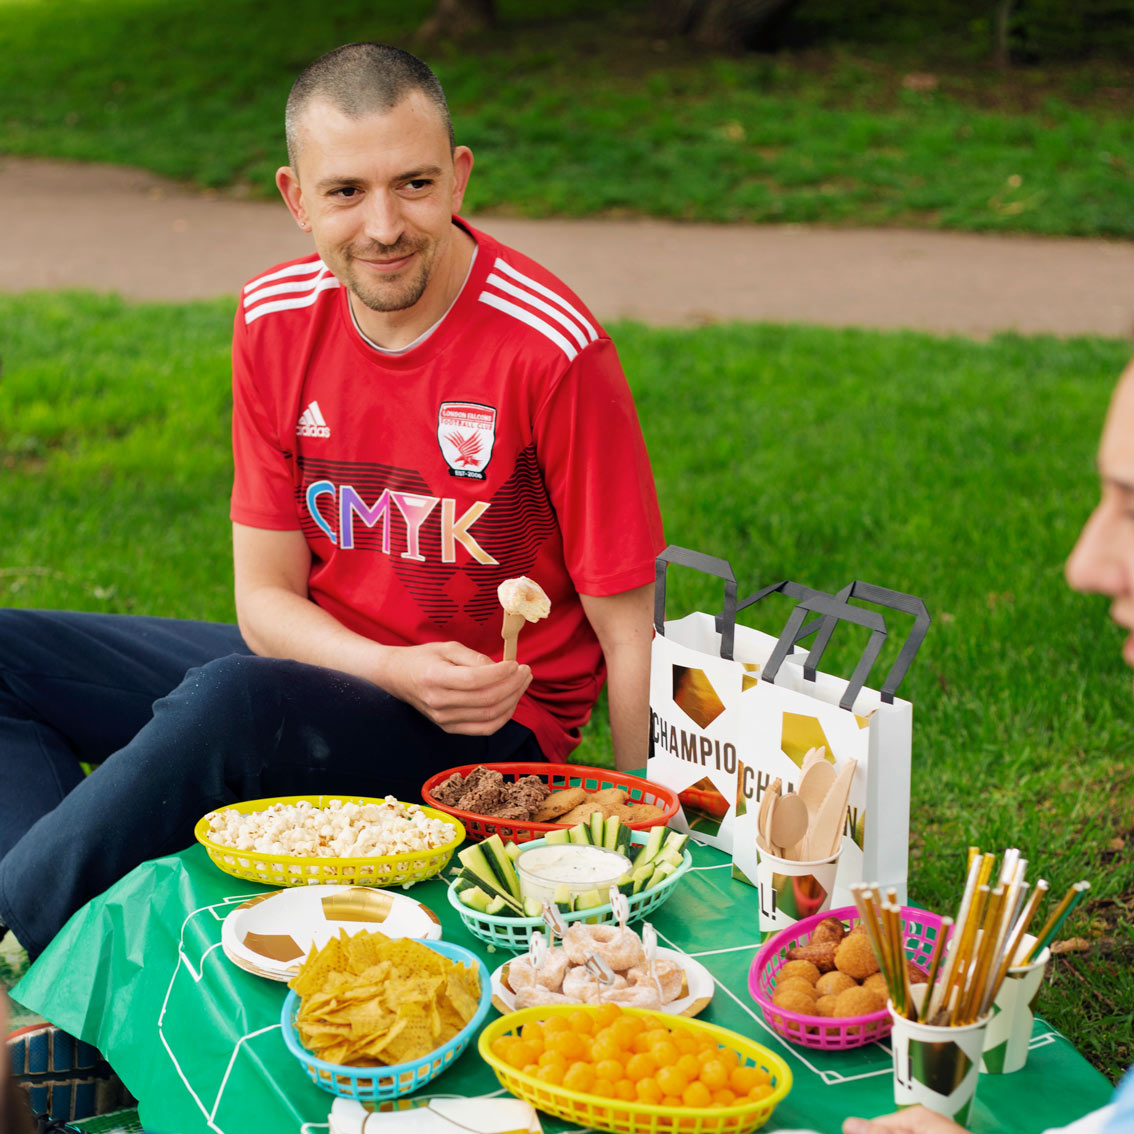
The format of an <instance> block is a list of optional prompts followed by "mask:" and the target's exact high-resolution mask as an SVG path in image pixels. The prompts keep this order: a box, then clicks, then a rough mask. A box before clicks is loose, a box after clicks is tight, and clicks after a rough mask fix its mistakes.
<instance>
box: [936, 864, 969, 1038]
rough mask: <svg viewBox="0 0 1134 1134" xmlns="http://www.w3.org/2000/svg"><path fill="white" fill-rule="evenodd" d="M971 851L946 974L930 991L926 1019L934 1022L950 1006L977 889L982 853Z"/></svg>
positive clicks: (947, 958)
mask: <svg viewBox="0 0 1134 1134" xmlns="http://www.w3.org/2000/svg"><path fill="white" fill-rule="evenodd" d="M969 850H970V851H972V852H975V853H971V854H970V855H969V869H968V874H967V876H966V878H965V889H964V893H963V894H962V895H961V905H960V907H959V908H958V910H957V919H956V922H955V923H954V932H953V938H952V940H951V941H950V942H949V953H948V956H947V957H946V961H945V972H944V973H943V975H942V977H941V981H940V984H939V985H938V986H937V987H935V988H932V989H930V992H929V996H930V999H931V1003H930V1004H929V1011H928V1012H927V1013H926V1018H927V1019H929V1020H933V1019H934V1018H935V1017H936V1015H937V1013H938V1012H939V1011H940V1010H941V1009H942V1008H943V1007H945V1006H946V1005H947V1004H948V1002H949V990H950V989H951V988H952V987H953V973H954V971H955V970H956V967H957V956H958V953H959V952H960V948H961V931H962V929H963V928H964V925H965V920H966V919H967V918H968V915H969V907H970V906H971V905H972V900H973V892H974V891H975V889H976V880H977V873H978V871H979V869H980V866H979V863H980V858H979V855H980V851H979V850H977V848H976V847H970V848H969Z"/></svg>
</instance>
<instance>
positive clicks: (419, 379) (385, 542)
mask: <svg viewBox="0 0 1134 1134" xmlns="http://www.w3.org/2000/svg"><path fill="white" fill-rule="evenodd" d="M457 223H461V224H464V222H461V221H460V220H459V219H458V220H457ZM464 227H465V228H466V229H468V231H469V232H470V233H471V234H472V236H473V237H474V239H475V240H476V243H477V253H476V258H475V261H474V263H473V265H472V269H471V272H470V274H469V278H468V279H467V280H466V282H465V286H464V288H463V290H462V291H461V294H460V295H459V297H458V298H457V300H456V302H455V304H454V305H453V307H452V308H451V309H450V311H449V312H448V314H447V315H446V316H445V318H444V320H443V321H442V322H441V324H440V325H439V326H437V327H436V328H435V329H434V331H433V333H432V334H431V335H430V336H429V337H428V338H427V339H426V340H425V341H424V342H423V343H420V344H418V345H417V346H415V347H413V348H412V349H410V350H408V351H406V352H404V353H402V354H395V355H387V354H384V353H382V352H380V351H376V350H375V349H374V348H373V347H371V346H370V345H369V344H368V343H367V342H366V341H365V340H364V339H363V338H362V336H361V335H360V334H359V332H358V330H357V328H356V327H355V325H354V323H353V321H352V319H351V315H350V311H349V307H348V302H347V291H346V289H345V288H343V287H341V286H340V285H339V283H338V281H337V280H336V279H335V277H334V276H333V275H332V274H331V272H330V269H328V268H327V267H326V266H325V265H324V264H323V262H322V261H321V260H320V259H319V258H318V257H317V256H309V257H307V258H305V259H303V260H298V261H293V262H292V263H288V264H284V265H282V266H281V267H278V268H275V269H273V270H272V271H270V272H268V273H267V274H265V275H262V276H259V277H258V278H256V279H254V280H252V281H251V282H250V283H249V284H247V285H246V287H245V288H244V292H243V295H242V299H241V303H240V308H239V310H238V311H237V315H236V330H235V335H234V340H233V394H234V413H233V449H234V456H235V465H236V478H235V483H234V487H233V493H232V512H231V515H232V519H233V520H234V521H236V522H237V523H241V524H246V525H248V526H251V527H257V528H271V529H275V530H295V529H299V530H301V531H302V532H303V534H304V535H305V536H306V537H307V542H308V544H309V546H310V548H311V554H312V565H311V573H310V577H309V584H308V586H309V593H310V597H311V598H312V600H313V601H315V602H316V603H318V604H319V605H320V606H322V607H323V608H324V609H326V610H328V611H329V612H330V613H331V614H333V615H334V616H335V617H336V618H337V619H338V620H339V621H340V622H342V623H343V624H344V625H345V626H347V627H349V628H350V629H352V630H354V631H356V632H357V633H359V634H363V635H365V636H366V637H368V638H371V639H373V640H374V641H378V642H382V643H385V644H387V645H394V646H403V645H415V644H419V643H422V642H426V641H449V640H455V641H458V642H462V643H464V644H465V645H466V646H469V647H471V648H472V649H475V650H479V651H480V652H482V653H484V654H487V655H489V656H490V657H500V654H501V638H500V628H501V621H502V612H501V608H500V604H499V601H498V599H497V595H496V588H497V586H498V585H499V583H500V582H501V581H502V580H504V579H507V578H511V577H513V576H516V575H527V576H529V577H530V578H532V579H534V580H535V581H536V582H537V583H539V584H540V586H542V587H543V589H544V590H545V591H546V592H547V594H548V597H549V598H550V599H551V615H550V617H548V618H546V619H544V620H542V621H540V622H536V623H530V624H527V625H526V626H525V627H524V630H523V631H522V633H521V635H520V640H519V656H520V660H521V661H524V662H526V663H527V664H529V665H530V666H531V668H532V675H533V677H532V683H531V685H530V686H529V688H528V690H527V692H526V693H525V694H524V697H523V699H522V700H521V701H520V704H519V705H518V707H517V709H516V713H515V719H516V720H517V721H519V722H520V723H521V724H524V725H526V726H527V727H528V728H530V729H531V730H532V731H533V732H534V733H535V736H536V739H537V741H538V742H539V745H540V747H541V748H542V750H543V752H544V754H545V755H546V756H547V757H548V758H549V759H552V760H560V761H562V760H564V759H566V757H567V755H568V753H569V752H570V751H571V749H572V748H573V747H574V746H575V745H576V744H577V743H578V736H579V733H578V730H579V728H580V726H582V725H583V724H585V723H586V721H587V719H588V717H589V716H590V711H591V707H592V706H593V704H594V701H595V698H596V697H597V696H598V693H599V690H600V689H601V687H602V683H603V681H604V679H605V669H604V665H603V658H602V651H601V649H600V648H599V644H598V641H597V639H596V638H595V635H594V632H593V631H592V629H591V627H590V624H589V623H588V622H587V619H586V616H585V615H584V613H583V608H582V604H581V602H580V601H579V597H578V596H579V594H580V593H582V594H588V595H599V596H601V595H613V594H619V593H621V592H622V591H627V590H630V589H632V588H634V587H639V586H642V585H644V584H646V583H649V582H650V581H651V580H652V579H653V577H654V557H655V556H656V555H657V553H658V551H659V550H660V549H661V548H662V546H663V539H662V529H661V518H660V515H659V512H658V505H657V498H656V494H655V491H654V483H653V477H652V475H651V473H650V466H649V460H648V458H647V455H646V449H645V444H644V443H643V440H642V434H641V430H640V428H639V425H638V418H637V414H636V412H635V410H634V404H633V401H632V399H631V396H630V391H629V388H628V386H627V384H626V379H625V377H624V376H623V373H622V369H621V366H620V365H619V362H618V356H617V354H616V352H615V349H614V344H613V343H612V342H611V341H610V339H609V337H608V336H607V335H606V334H605V332H604V331H603V330H602V328H601V327H599V326H598V324H597V323H596V321H595V319H594V317H593V316H592V315H591V314H590V312H589V311H588V310H587V309H586V308H585V307H584V306H583V304H582V303H581V302H580V300H579V299H578V298H577V297H576V296H575V295H574V294H573V293H572V292H571V291H570V290H569V289H568V288H566V287H565V286H564V285H563V284H562V283H561V282H560V281H559V280H557V279H556V278H555V277H554V276H552V275H551V274H550V273H548V272H546V271H545V270H544V269H543V268H541V267H540V266H539V265H538V264H536V263H534V262H533V261H531V260H529V259H528V258H527V257H525V256H522V255H520V254H518V253H516V252H514V251H512V250H511V249H509V248H505V247H503V246H502V245H500V244H498V243H497V242H496V241H495V240H493V239H492V238H491V237H490V236H488V235H486V234H484V233H482V232H478V231H476V230H474V229H472V228H470V227H469V226H468V225H464Z"/></svg>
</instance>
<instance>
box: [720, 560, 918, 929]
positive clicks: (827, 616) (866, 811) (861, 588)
mask: <svg viewBox="0 0 1134 1134" xmlns="http://www.w3.org/2000/svg"><path fill="white" fill-rule="evenodd" d="M852 598H853V599H859V600H862V601H864V602H868V603H873V604H876V605H880V606H883V607H886V608H890V609H894V610H899V611H902V612H905V613H907V614H910V615H913V618H914V622H913V627H912V629H911V631H910V633H909V635H908V637H907V638H906V640H905V642H904V643H903V644H902V647H901V649H900V650H899V652H898V656H897V659H896V660H895V661H894V663H893V665H892V667H891V669H890V672H889V673H888V674H887V676H886V678H885V680H884V681H883V682H882V687H881V689H880V690H875V689H872V688H869V687H868V686H866V684H865V682H866V680H867V679H868V677H869V674H870V670H871V669H872V667H873V666H874V663H875V662H876V661H877V658H878V655H879V653H880V651H881V649H882V645H883V643H884V641H885V639H886V634H887V629H886V623H885V619H884V618H883V617H882V615H881V614H880V613H879V612H877V611H874V610H871V609H867V608H863V607H860V606H856V605H853V604H851V603H850V602H849V600H850V599H852ZM809 614H819V615H821V616H823V617H822V622H821V624H820V626H819V629H818V632H817V634H816V637H815V641H814V644H813V646H812V648H811V651H810V652H809V653H808V654H807V656H806V658H805V659H804V661H803V666H802V671H801V670H800V669H799V668H798V665H797V664H791V663H789V664H786V665H785V664H784V663H785V662H788V659H789V658H791V659H792V663H798V658H799V651H798V648H797V645H796V643H797V641H798V638H799V631H800V630H801V628H803V626H804V619H806V618H807V617H808V615H809ZM840 623H854V624H857V625H859V626H862V627H865V628H866V629H868V630H869V631H870V638H869V641H868V643H867V645H866V647H865V649H864V650H863V651H862V654H861V656H860V657H859V660H858V663H857V664H856V666H855V668H854V672H853V674H852V675H851V677H850V678H849V679H844V678H841V677H838V676H835V675H833V674H829V673H824V672H822V671H821V670H820V669H819V665H820V664H821V660H822V657H823V653H824V651H825V650H826V648H827V646H828V644H829V642H830V640H831V636H832V634H833V633H834V631H835V628H836V627H837V626H838V625H839V624H840ZM812 625H814V623H812ZM928 626H929V615H928V614H927V613H926V611H925V606H924V604H923V603H922V602H921V600H920V599H917V598H914V597H913V596H911V595H903V594H901V593H900V592H897V591H892V590H888V589H886V588H883V587H876V586H873V585H871V584H867V583H862V582H859V581H856V582H854V583H852V584H850V586H848V587H846V588H844V590H843V591H841V592H840V593H839V594H838V595H825V594H823V593H821V592H816V591H813V592H811V593H810V594H807V595H805V596H804V597H803V598H801V599H800V601H799V603H798V605H797V606H796V608H795V610H794V611H793V612H792V614H791V616H790V617H789V619H788V621H787V624H786V625H785V627H784V631H783V634H782V635H781V638H780V641H779V642H778V643H777V645H776V647H775V648H774V649H773V650H772V653H771V655H770V656H769V657H768V659H767V661H766V662H765V664H764V666H763V667H762V671H761V674H760V679H759V680H758V681H756V682H754V683H752V685H751V686H750V687H749V688H748V689H747V690H744V691H743V693H742V694H741V696H740V697H738V699H737V705H738V707H739V709H740V716H739V721H740V726H741V729H742V731H743V734H744V736H745V738H746V741H747V746H746V752H747V754H748V757H749V758H750V759H751V767H752V768H753V770H754V771H753V773H752V774H751V775H748V774H742V775H741V777H740V778H739V780H738V784H737V792H738V795H737V801H736V808H735V810H736V814H737V818H736V819H735V820H734V830H733V840H732V853H733V875H734V877H737V878H740V879H742V880H744V881H748V882H750V883H752V884H753V885H755V884H756V878H757V861H758V855H757V850H756V834H757V815H758V808H759V803H760V799H761V798H762V795H763V792H764V791H765V790H767V787H768V784H769V783H770V782H771V781H772V780H774V779H777V778H778V779H779V780H780V781H781V793H786V792H788V791H793V790H795V787H796V784H797V782H798V780H799V776H800V769H801V765H802V763H803V759H804V756H805V754H806V753H807V751H808V750H809V749H811V748H818V747H822V748H824V749H825V752H826V758H827V759H828V760H829V761H830V762H831V763H832V764H833V765H834V768H835V771H836V774H837V773H838V771H840V770H842V769H845V768H848V767H849V765H850V761H852V760H853V761H854V765H853V768H854V771H853V778H852V779H851V782H850V791H849V795H848V799H847V804H846V809H845V814H844V816H843V823H842V827H841V831H839V830H836V832H835V837H834V842H833V843H832V844H831V846H829V847H827V848H825V849H824V852H823V855H822V856H820V857H828V855H829V854H837V855H838V871H837V874H836V876H835V892H834V894H833V895H832V897H831V904H832V905H833V906H835V907H838V906H844V905H850V904H852V903H853V898H852V897H851V894H850V890H849V887H850V886H852V885H854V884H855V883H857V882H877V883H879V884H880V885H881V886H882V887H883V889H887V888H890V887H893V888H894V889H896V890H897V891H898V894H899V900H900V901H903V902H904V901H905V898H906V880H907V870H908V850H909V802H910V753H911V746H912V730H913V706H912V705H911V704H910V703H909V702H908V701H904V700H902V699H901V698H899V697H896V696H895V690H896V689H897V687H898V685H899V684H900V682H901V680H902V678H903V677H904V676H905V674H906V672H907V671H908V669H909V666H910V664H911V663H912V661H913V658H914V656H915V655H916V653H917V650H918V648H919V647H920V645H921V642H922V639H923V638H924V637H925V632H926V630H927V629H928ZM785 671H787V672H786V679H781V675H784V674H785ZM745 763H746V765H747V764H748V760H747V759H746V760H745Z"/></svg>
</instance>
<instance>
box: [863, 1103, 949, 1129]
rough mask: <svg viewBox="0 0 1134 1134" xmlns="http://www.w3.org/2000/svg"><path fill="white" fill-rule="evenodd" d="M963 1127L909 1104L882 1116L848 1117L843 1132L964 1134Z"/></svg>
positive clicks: (921, 1107) (923, 1108)
mask: <svg viewBox="0 0 1134 1134" xmlns="http://www.w3.org/2000/svg"><path fill="white" fill-rule="evenodd" d="M964 1131H965V1128H964V1127H963V1126H958V1125H957V1124H956V1123H955V1122H954V1121H953V1120H952V1119H951V1118H945V1117H944V1116H943V1115H940V1114H935V1113H934V1112H933V1111H932V1110H926V1108H925V1107H923V1106H911V1107H909V1108H908V1109H906V1110H899V1111H897V1112H896V1113H894V1114H887V1115H885V1116H883V1117H882V1118H871V1119H866V1118H848V1119H847V1120H846V1121H845V1122H844V1123H843V1134H887V1132H889V1134H964Z"/></svg>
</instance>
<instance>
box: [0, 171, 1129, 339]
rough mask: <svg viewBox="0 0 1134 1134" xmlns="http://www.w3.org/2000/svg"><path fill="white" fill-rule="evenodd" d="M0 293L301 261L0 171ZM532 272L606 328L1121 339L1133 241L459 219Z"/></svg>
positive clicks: (116, 284)
mask: <svg viewBox="0 0 1134 1134" xmlns="http://www.w3.org/2000/svg"><path fill="white" fill-rule="evenodd" d="M0 215H2V216H3V217H5V219H6V221H7V232H6V233H5V235H4V238H3V241H2V243H0V290H2V291H22V290H26V289H31V288H61V287H77V288H89V289H94V290H98V291H116V292H119V293H120V294H122V295H124V296H126V297H128V298H130V299H152V300H182V299H196V298H204V297H211V296H217V295H231V294H235V292H236V291H237V289H238V288H239V287H240V285H241V284H242V283H243V282H244V281H245V280H246V279H248V278H249V277H251V276H253V275H255V274H256V273H257V272H260V271H262V270H263V269H264V268H266V267H269V266H271V265H272V264H274V263H277V262H278V261H280V260H285V259H289V258H291V257H293V256H299V255H303V254H304V253H306V252H308V251H310V249H311V247H312V246H311V244H310V238H309V237H308V236H305V235H304V234H303V233H301V232H299V230H298V229H297V228H296V227H295V226H294V224H293V223H292V221H291V218H290V217H289V216H288V214H287V212H286V210H285V209H284V207H283V205H282V204H280V203H275V202H271V203H265V202H251V201H237V200H232V199H231V198H226V197H223V196H220V195H217V194H209V193H201V192H199V191H194V190H191V189H187V188H185V187H183V186H180V185H177V184H173V183H170V182H167V181H163V180H161V179H159V178H157V177H154V176H152V175H151V174H148V173H144V172H140V171H137V170H129V169H120V168H115V167H107V166H94V165H82V164H70V163H65V162H55V161H41V160H38V159H15V158H4V159H0ZM471 219H473V220H474V221H475V223H478V224H480V225H481V226H482V227H484V228H486V229H488V230H490V231H491V232H492V233H493V234H494V235H495V236H497V237H498V238H499V239H501V240H502V241H503V242H504V243H506V244H510V245H512V246H514V247H516V248H519V249H521V250H522V251H524V252H526V253H527V254H528V255H530V256H533V257H534V258H535V259H537V260H539V261H541V262H542V263H543V264H544V265H545V266H546V267H548V268H549V269H550V270H552V271H554V272H555V273H556V274H558V275H559V276H560V277H561V278H562V279H563V280H565V281H566V282H567V283H568V284H570V285H571V286H572V287H573V288H574V289H575V290H576V291H578V292H579V294H580V295H582V296H583V298H584V299H585V301H586V302H587V303H588V305H589V306H590V307H591V308H592V310H593V311H594V312H595V314H596V315H597V316H598V317H599V318H600V319H602V320H604V321H607V322H609V321H612V320H615V319H620V318H628V319H637V320H641V321H643V322H646V323H651V324H655V325H662V324H670V325H695V324H699V323H705V322H711V321H727V320H746V321H757V320H760V321H762V320H772V321H788V322H805V323H822V324H827V325H833V326H845V325H854V326H866V327H880V328H898V327H909V328H915V329H919V330H928V331H936V332H947V333H948V332H956V333H961V334H966V335H973V336H978V337H980V336H985V335H988V334H990V333H993V332H996V331H1000V330H1016V331H1020V332H1023V333H1028V334H1032V333H1042V332H1050V333H1053V334H1058V335H1074V334H1085V333H1096V334H1103V335H1110V336H1116V337H1132V336H1134V243H1123V242H1111V241H1094V240H1073V239H1049V238H1029V237H1006V236H977V235H969V234H963V233H944V232H917V231H906V230H901V229H865V230H864V229H822V228H808V227H800V226H794V225H792V226H749V225H743V226H740V225H727V226H717V225H701V224H672V223H668V222H663V221H648V220H641V221H605V220H579V221H572V220H553V221H527V220H515V219H506V218H496V217H484V218H475V217H474V218H471Z"/></svg>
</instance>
